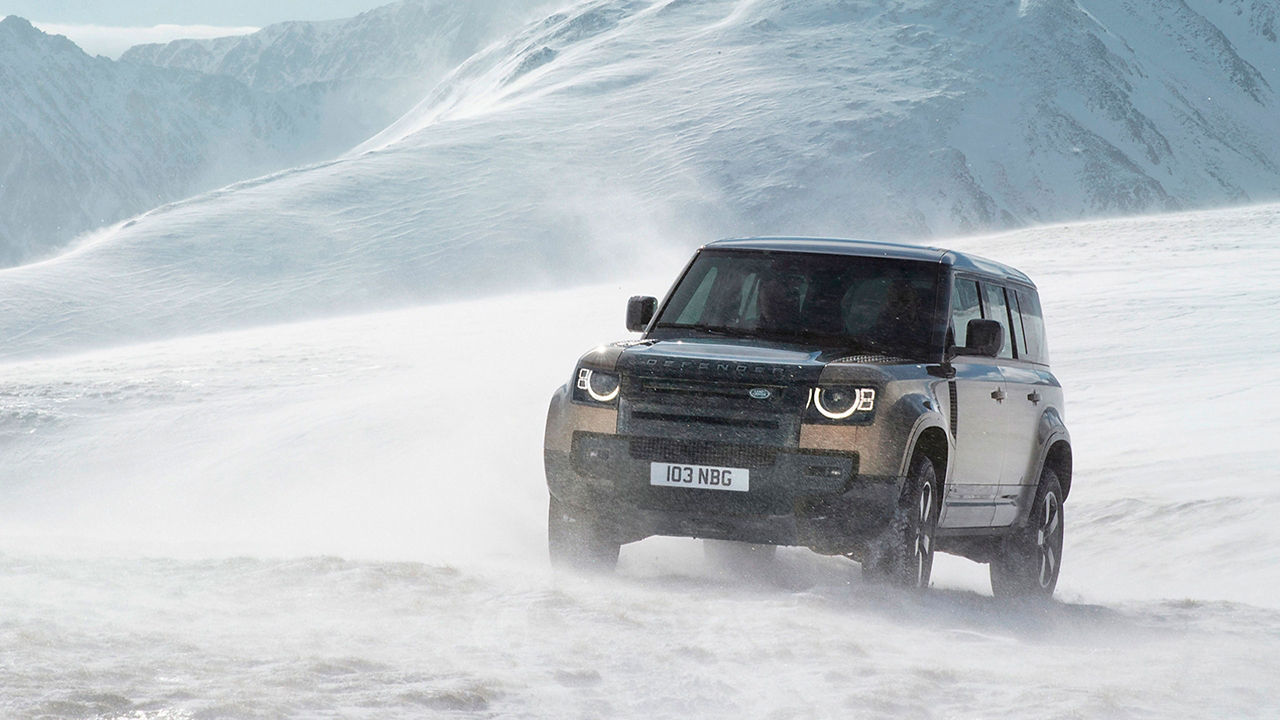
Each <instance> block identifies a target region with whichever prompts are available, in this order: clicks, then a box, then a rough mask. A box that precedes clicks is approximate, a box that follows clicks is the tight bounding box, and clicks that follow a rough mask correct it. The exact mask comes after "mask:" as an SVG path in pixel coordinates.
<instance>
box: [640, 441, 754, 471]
mask: <svg viewBox="0 0 1280 720" xmlns="http://www.w3.org/2000/svg"><path fill="white" fill-rule="evenodd" d="M629 450H630V455H631V458H632V459H633V460H650V461H658V462H674V463H686V464H689V465H719V466H724V467H747V468H752V469H755V468H766V467H772V466H773V464H774V461H776V460H777V458H778V452H779V449H778V448H772V447H765V446H761V445H732V444H726V443H717V442H701V441H696V440H672V439H668V438H633V439H632V440H631V444H630V448H629Z"/></svg>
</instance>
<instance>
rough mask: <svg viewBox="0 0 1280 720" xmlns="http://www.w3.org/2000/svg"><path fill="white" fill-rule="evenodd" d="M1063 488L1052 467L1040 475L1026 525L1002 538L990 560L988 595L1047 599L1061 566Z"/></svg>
mask: <svg viewBox="0 0 1280 720" xmlns="http://www.w3.org/2000/svg"><path fill="white" fill-rule="evenodd" d="M1063 525H1064V522H1063V513H1062V485H1061V483H1059V482H1058V475H1057V474H1056V473H1054V471H1053V470H1052V469H1051V468H1045V469H1044V471H1043V472H1042V473H1041V475H1040V487H1039V488H1037V489H1036V500H1035V505H1033V506H1032V508H1031V516H1030V517H1029V518H1028V519H1027V526H1026V527H1025V528H1021V529H1020V530H1018V531H1017V532H1015V533H1014V534H1013V535H1011V536H1009V537H1007V538H1005V541H1004V543H1003V545H1001V547H1000V552H999V553H998V554H997V555H996V557H995V559H994V560H992V561H991V592H992V594H994V595H995V596H996V597H999V598H1003V597H1039V598H1045V599H1048V598H1049V597H1052V596H1053V590H1054V588H1056V587H1057V586H1058V571H1059V570H1060V569H1061V567H1062V535H1063Z"/></svg>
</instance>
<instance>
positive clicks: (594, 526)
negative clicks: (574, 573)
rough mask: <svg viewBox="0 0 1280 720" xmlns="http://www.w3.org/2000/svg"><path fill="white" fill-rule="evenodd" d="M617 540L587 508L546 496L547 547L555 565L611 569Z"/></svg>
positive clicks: (616, 556)
mask: <svg viewBox="0 0 1280 720" xmlns="http://www.w3.org/2000/svg"><path fill="white" fill-rule="evenodd" d="M619 548H620V543H618V542H617V541H616V540H614V539H613V537H612V536H611V535H610V534H609V533H608V532H607V531H606V529H605V528H604V527H602V526H601V523H600V520H599V518H597V517H596V516H595V514H594V513H592V512H591V511H589V510H586V509H584V508H576V507H573V506H571V505H568V504H566V503H564V502H561V501H560V500H557V499H556V497H555V496H554V495H552V496H550V500H549V501H548V504H547V550H548V551H549V554H550V556H551V564H552V566H554V567H557V568H568V569H571V570H589V571H595V572H611V571H612V570H613V568H614V566H615V565H617V564H618V550H619Z"/></svg>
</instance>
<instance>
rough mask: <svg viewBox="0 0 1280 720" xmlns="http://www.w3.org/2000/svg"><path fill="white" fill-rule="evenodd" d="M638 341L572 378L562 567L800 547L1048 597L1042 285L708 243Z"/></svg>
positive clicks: (907, 572)
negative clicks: (941, 559) (701, 542)
mask: <svg viewBox="0 0 1280 720" xmlns="http://www.w3.org/2000/svg"><path fill="white" fill-rule="evenodd" d="M627 329H628V330H631V331H634V332H642V333H643V335H642V336H641V337H640V339H637V340H627V341H622V342H615V343H613V344H610V345H604V346H601V347H598V348H596V349H594V350H592V351H590V352H588V353H587V354H586V355H583V356H582V358H581V359H580V360H579V361H578V364H577V366H576V367H575V368H574V370H573V375H572V376H571V377H570V379H569V381H568V382H567V383H566V384H565V385H564V386H563V387H561V388H560V389H559V390H557V391H556V393H555V395H554V396H553V397H552V399H551V407H550V410H549V412H548V415H547V426H546V439H545V444H544V448H545V461H546V462H545V464H546V476H547V486H548V489H549V491H550V506H549V511H548V518H547V524H548V528H547V534H548V544H549V548H550V553H551V558H552V561H553V562H554V563H556V564H558V565H567V566H571V567H576V568H595V569H601V568H604V569H611V568H612V567H613V565H614V564H615V563H616V561H617V557H618V549H619V546H620V545H621V544H623V543H628V542H633V541H636V540H640V539H642V538H645V537H648V536H651V535H674V536H682V537H695V538H708V539H717V540H736V541H740V542H745V543H752V544H755V545H800V546H805V547H808V548H811V549H812V550H814V551H815V552H819V553H824V554H833V555H834V554H840V555H847V556H849V557H850V558H853V559H854V560H857V561H858V562H860V563H862V567H863V571H864V573H867V574H869V575H871V576H873V577H875V578H880V579H883V580H885V581H888V582H892V583H895V584H898V585H903V586H907V587H915V588H924V587H927V586H928V584H929V575H930V571H931V569H932V566H933V557H934V552H935V551H942V552H949V553H954V554H957V555H962V556H964V557H967V558H970V559H972V560H976V561H978V562H984V563H989V564H990V568H991V586H992V589H993V591H994V593H995V594H996V595H997V596H1013V595H1039V596H1044V597H1048V596H1050V595H1052V593H1053V590H1054V587H1055V585H1056V584H1057V580H1058V571H1059V568H1060V567H1061V561H1062V537H1063V507H1062V506H1063V502H1064V501H1065V500H1066V498H1067V495H1068V493H1069V492H1070V489H1071V444H1070V442H1071V441H1070V438H1069V436H1068V434H1067V428H1066V425H1065V423H1064V421H1063V411H1062V406H1063V399H1062V389H1061V386H1060V385H1059V384H1058V381H1057V379H1056V378H1055V377H1054V375H1053V373H1052V372H1050V370H1049V356H1048V351H1047V348H1046V345H1045V333H1044V322H1043V320H1042V315H1041V311H1040V301H1039V298H1038V296H1037V293H1036V288H1035V285H1034V284H1032V282H1031V280H1030V279H1029V278H1028V277H1027V276H1026V275H1024V274H1022V273H1021V272H1018V271H1017V270H1014V269H1013V268H1010V267H1007V266H1005V265H1001V264H999V263H995V262H991V261H989V260H984V259H982V258H979V257H974V256H972V255H968V254H964V253H958V252H952V251H948V250H940V249H936V248H925V247H917V246H909V245H897V244H889V243H880V242H866V241H856V240H837V239H817V238H747V239H735V240H721V241H719V242H713V243H710V244H708V245H706V246H704V247H702V248H701V249H699V250H698V252H697V253H696V254H695V255H694V256H693V259H692V260H691V261H690V262H689V264H688V266H687V267H686V268H685V270H684V272H683V273H682V274H681V275H680V278H679V279H678V280H677V281H676V283H675V285H674V286H673V287H672V288H671V291H670V292H669V293H668V294H667V297H666V298H665V299H664V300H663V301H662V302H661V303H660V304H659V303H658V302H657V301H656V299H655V298H652V297H634V298H631V300H630V301H629V303H628V305H627Z"/></svg>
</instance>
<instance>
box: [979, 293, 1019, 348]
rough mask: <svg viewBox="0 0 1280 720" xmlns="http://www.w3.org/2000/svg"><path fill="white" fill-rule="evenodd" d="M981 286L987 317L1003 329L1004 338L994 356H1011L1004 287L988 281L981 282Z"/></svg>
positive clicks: (1007, 309)
mask: <svg viewBox="0 0 1280 720" xmlns="http://www.w3.org/2000/svg"><path fill="white" fill-rule="evenodd" d="M982 288H983V294H984V296H985V297H984V299H985V301H986V311H987V313H986V314H987V319H988V320H995V321H996V322H998V323H1000V329H1001V330H1003V331H1004V340H1003V341H1002V342H1001V343H1000V352H999V353H997V355H996V357H1002V358H1012V357H1013V338H1012V337H1010V335H1009V307H1008V305H1006V304H1005V301H1004V288H1002V287H1000V286H999V285H992V284H990V283H982Z"/></svg>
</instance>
